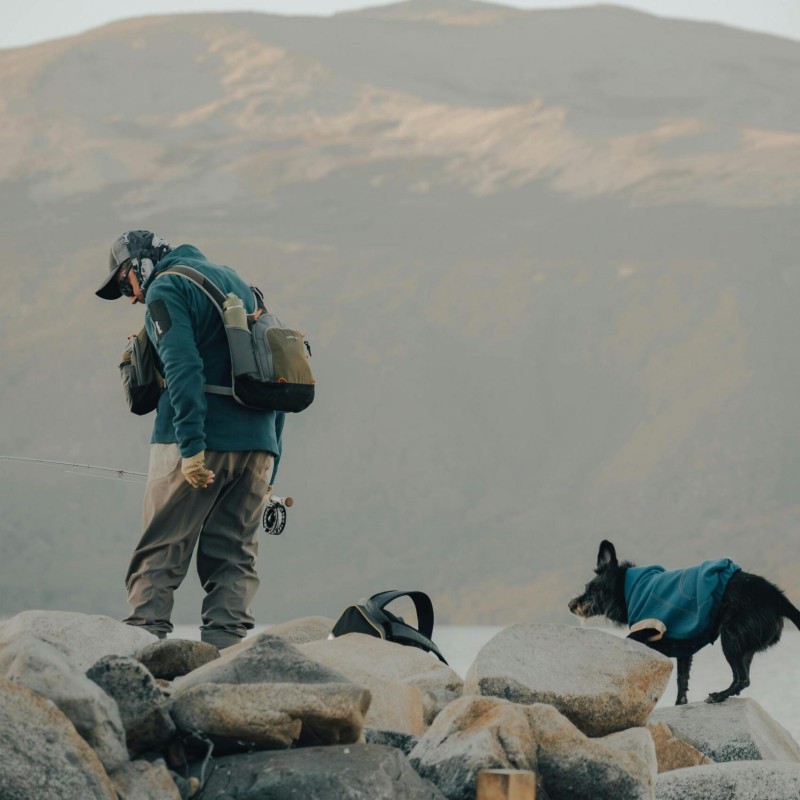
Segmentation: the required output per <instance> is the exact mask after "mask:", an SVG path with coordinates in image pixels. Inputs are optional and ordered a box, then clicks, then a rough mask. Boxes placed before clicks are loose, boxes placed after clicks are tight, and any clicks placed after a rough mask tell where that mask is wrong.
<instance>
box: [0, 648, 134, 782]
mask: <svg viewBox="0 0 800 800" xmlns="http://www.w3.org/2000/svg"><path fill="white" fill-rule="evenodd" d="M0 674H2V675H3V676H4V677H6V678H8V679H9V680H11V681H14V682H15V683H19V684H20V685H22V686H25V687H27V688H28V689H30V690H31V691H32V692H35V693H36V694H38V695H40V696H41V697H45V698H47V699H48V700H51V701H52V702H53V703H55V704H56V706H58V708H59V709H60V710H61V712H62V713H63V714H64V715H66V717H67V718H68V719H69V720H70V722H72V724H73V725H74V726H75V728H76V730H77V731H78V733H79V734H80V735H81V736H82V737H83V738H84V739H85V740H86V742H87V743H88V744H89V745H90V746H91V747H92V748H93V749H94V751H95V752H96V753H97V756H98V757H99V759H100V761H101V763H102V764H103V767H104V768H105V769H106V771H108V772H112V771H113V770H115V769H118V768H119V767H121V766H122V765H123V764H124V763H125V762H126V761H127V760H128V750H127V748H126V747H125V731H124V728H123V725H122V720H121V719H120V713H119V710H118V708H117V705H116V703H115V702H114V701H113V700H112V699H111V698H110V697H109V696H108V695H107V694H106V693H105V692H104V691H103V690H102V689H101V688H100V687H99V686H97V685H96V684H95V683H93V682H92V681H90V680H89V679H88V678H87V677H86V676H85V675H84V674H83V673H82V672H80V671H79V670H78V669H77V668H75V667H74V666H73V665H72V664H71V663H70V661H69V660H68V658H67V656H65V655H64V654H63V653H62V652H61V651H60V650H58V649H57V648H56V647H54V646H53V645H50V644H48V643H47V642H45V641H42V640H41V639H38V638H36V637H34V636H33V635H31V634H28V633H21V634H18V635H16V636H15V637H14V638H13V639H12V640H11V641H10V642H9V643H8V644H5V645H3V646H0Z"/></svg>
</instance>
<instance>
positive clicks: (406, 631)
mask: <svg viewBox="0 0 800 800" xmlns="http://www.w3.org/2000/svg"><path fill="white" fill-rule="evenodd" d="M399 597H410V598H411V600H412V601H413V602H414V608H415V609H416V612H417V623H418V625H419V630H417V629H416V628H414V627H412V626H411V625H409V624H407V623H406V622H403V620H402V619H400V618H399V617H396V616H395V615H394V614H392V613H391V612H389V611H386V610H385V607H386V606H387V605H388V604H389V603H391V602H392V601H393V600H397V599H398V598H399ZM363 605H364V607H365V608H366V609H367V610H368V611H369V612H370V613H371V614H373V615H375V617H377V618H378V619H379V620H380V621H381V623H382V624H383V626H384V628H385V629H386V632H387V634H388V636H387V638H389V639H393V640H395V641H397V642H400V643H404V644H411V645H415V646H416V647H420V648H422V649H423V650H429V651H430V652H431V653H433V654H434V655H435V656H436V657H437V658H438V659H439V660H440V661H441V662H442V663H443V664H447V661H446V660H445V657H444V656H443V655H442V653H441V652H440V650H439V648H438V647H437V646H436V645H435V644H434V643H433V642H432V641H431V634H432V633H433V603H431V599H430V597H428V595H427V594H425V592H406V591H401V590H397V589H392V590H390V591H386V592H379V593H378V594H374V595H372V597H370V598H369V599H368V600H364V601H363Z"/></svg>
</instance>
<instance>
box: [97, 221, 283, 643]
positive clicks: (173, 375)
mask: <svg viewBox="0 0 800 800" xmlns="http://www.w3.org/2000/svg"><path fill="white" fill-rule="evenodd" d="M179 264H183V265H185V266H188V267H192V268H194V269H196V270H197V271H198V272H201V273H203V274H204V275H207V276H208V277H209V278H210V279H211V280H212V281H213V282H214V283H215V284H216V285H217V286H218V287H219V288H220V289H221V290H222V292H223V293H226V294H227V293H228V292H232V293H234V294H235V295H237V296H238V297H240V298H241V299H242V300H243V301H244V306H245V309H246V311H247V313H248V314H252V313H254V312H255V310H256V300H255V297H254V296H253V292H252V290H251V289H250V287H249V286H248V285H247V284H246V283H245V282H244V281H243V280H242V279H241V278H240V277H239V276H238V275H237V274H236V273H235V272H234V271H233V270H232V269H231V268H230V267H225V266H220V265H217V264H212V263H211V262H209V261H208V260H207V259H206V258H205V256H204V255H203V254H202V253H201V252H200V251H199V250H198V249H197V248H196V247H193V246H192V245H188V244H183V245H180V246H179V247H175V248H173V247H172V246H171V245H169V244H168V243H167V242H166V241H164V240H163V239H161V238H160V237H159V236H157V235H156V234H154V233H151V232H150V231H128V232H126V233H124V234H122V236H120V237H119V238H118V239H117V240H116V241H115V242H114V244H113V245H112V246H111V257H110V261H109V274H108V276H107V278H106V280H105V281H104V282H103V284H102V286H101V287H100V288H99V289H98V290H97V292H96V294H97V295H98V297H101V298H103V299H105V300H114V299H117V298H119V297H121V296H123V295H124V296H125V297H128V298H130V301H131V303H143V304H145V305H146V307H147V313H146V314H145V326H146V328H147V334H148V336H149V337H150V339H151V341H152V342H153V343H154V345H155V348H156V351H157V353H158V356H159V358H160V360H161V363H162V366H163V375H164V378H165V380H166V389H165V391H164V392H163V393H162V395H161V398H160V400H159V403H158V409H157V412H156V420H155V425H154V427H153V435H152V438H151V451H150V468H149V470H148V476H147V488H146V490H145V496H144V514H143V531H142V536H141V540H140V542H139V544H138V545H137V547H136V549H135V550H134V553H133V557H132V559H131V564H130V567H129V568H128V574H127V577H126V586H127V589H128V603H129V605H130V615H129V616H128V618H127V619H126V620H125V622H127V623H128V624H129V625H139V626H142V627H144V628H146V629H147V630H149V631H151V632H152V633H154V634H156V635H157V636H159V637H161V638H163V637H165V636H166V635H167V634H168V633H169V632H170V631H172V624H171V623H170V616H171V613H172V605H173V592H174V591H175V589H177V588H178V586H180V584H181V582H182V581H183V579H184V577H185V576H186V572H187V571H188V569H189V563H190V561H191V557H192V552H193V551H194V549H195V546H196V547H197V571H198V574H199V576H200V581H201V583H202V586H203V589H204V590H205V593H206V595H205V599H204V601H203V608H202V625H201V628H200V630H201V638H202V640H203V641H205V642H210V643H211V644H213V645H215V646H216V647H219V648H223V647H228V646H230V645H232V644H236V643H237V642H239V641H241V639H242V638H243V637H244V636H245V635H246V633H247V630H248V629H251V628H252V627H253V622H254V620H253V615H252V612H251V609H250V605H251V603H252V600H253V597H254V595H255V592H256V589H257V588H258V576H257V575H256V571H255V560H256V554H257V552H258V527H259V519H260V512H261V506H262V502H263V500H264V498H265V496H266V495H267V493H268V491H269V489H270V486H269V485H270V484H271V483H272V481H273V480H274V477H275V472H276V470H277V462H278V459H279V457H280V453H281V438H282V432H283V423H284V415H283V414H282V413H280V412H275V411H260V410H255V409H250V408H246V407H244V406H242V405H240V404H238V403H237V402H236V401H235V400H234V399H233V398H232V397H230V396H226V395H222V394H208V393H206V392H205V391H204V389H205V386H206V385H207V384H208V385H210V386H220V385H222V386H230V383H231V362H230V350H229V347H228V341H227V337H226V335H225V330H224V328H223V325H222V320H221V318H220V316H219V312H218V311H217V309H216V307H215V306H214V305H213V303H212V302H211V300H210V299H209V298H208V297H207V296H206V295H205V294H204V293H203V292H202V291H201V290H200V289H199V288H198V287H197V286H196V285H195V284H194V283H192V282H191V281H188V280H186V279H185V278H183V277H181V276H179V275H162V273H163V272H164V271H165V270H167V269H169V268H170V267H173V266H177V265H179Z"/></svg>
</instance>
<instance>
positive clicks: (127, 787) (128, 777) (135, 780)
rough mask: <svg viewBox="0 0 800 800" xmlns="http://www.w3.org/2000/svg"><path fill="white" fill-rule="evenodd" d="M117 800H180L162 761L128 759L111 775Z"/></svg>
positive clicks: (179, 794)
mask: <svg viewBox="0 0 800 800" xmlns="http://www.w3.org/2000/svg"><path fill="white" fill-rule="evenodd" d="M111 782H112V783H113V784H114V788H115V789H116V790H117V795H118V796H119V800H182V799H181V793H180V792H179V791H178V787H177V786H176V785H175V781H174V780H172V776H171V775H170V773H169V770H168V769H167V765H166V764H165V763H164V762H163V761H155V762H153V763H150V762H149V761H129V762H128V763H127V764H126V765H125V766H124V767H121V768H120V769H118V770H117V771H116V772H114V773H113V774H112V775H111Z"/></svg>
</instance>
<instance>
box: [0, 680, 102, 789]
mask: <svg viewBox="0 0 800 800" xmlns="http://www.w3.org/2000/svg"><path fill="white" fill-rule="evenodd" d="M0 753H2V758H0V797H2V798H3V800H33V798H35V800H116V797H117V795H116V792H115V791H114V787H113V785H112V784H111V781H110V780H109V778H108V775H107V774H106V772H105V770H104V769H103V766H102V764H101V763H100V760H99V759H98V758H97V755H96V754H95V752H94V750H92V748H91V747H89V745H88V744H86V742H85V741H84V740H83V739H82V738H81V737H80V736H79V735H78V733H77V732H76V730H75V728H74V726H73V725H72V723H71V722H70V721H69V720H68V719H67V718H66V717H65V716H64V714H62V713H61V711H59V710H58V709H57V708H56V706H55V705H54V704H53V703H52V702H50V701H49V700H45V699H44V698H43V697H39V695H37V694H34V693H33V692H32V691H30V689H26V688H25V687H24V686H20V685H19V684H17V683H14V682H12V681H9V680H7V679H6V678H3V677H0Z"/></svg>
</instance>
